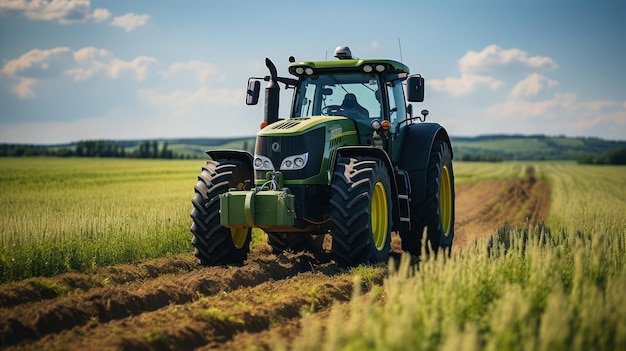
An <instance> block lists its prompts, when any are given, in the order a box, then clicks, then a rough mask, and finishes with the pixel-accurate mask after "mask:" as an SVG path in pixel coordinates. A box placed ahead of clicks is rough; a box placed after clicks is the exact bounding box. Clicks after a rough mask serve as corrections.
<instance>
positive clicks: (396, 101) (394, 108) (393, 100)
mask: <svg viewBox="0 0 626 351" xmlns="http://www.w3.org/2000/svg"><path fill="white" fill-rule="evenodd" d="M387 96H389V112H390V116H389V118H390V122H391V127H392V128H391V130H392V131H393V130H395V128H396V126H397V125H398V123H400V122H401V121H403V120H404V119H405V118H406V106H405V105H404V90H403V89H402V83H400V81H392V82H388V83H387Z"/></svg>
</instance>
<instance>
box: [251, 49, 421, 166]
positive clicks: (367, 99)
mask: <svg viewBox="0 0 626 351" xmlns="http://www.w3.org/2000/svg"><path fill="white" fill-rule="evenodd" d="M334 56H335V57H336V58H337V59H338V60H333V61H301V62H295V59H293V57H292V58H291V59H290V61H292V63H291V64H290V65H289V73H291V74H292V75H294V76H295V77H297V80H296V79H291V78H283V77H272V76H268V77H265V78H264V80H266V81H269V82H270V83H269V84H268V87H267V88H266V93H268V92H269V90H268V89H277V87H278V84H277V83H278V82H282V83H284V84H285V85H286V86H287V87H290V88H295V91H294V96H293V103H292V107H291V116H290V117H291V118H303V117H318V116H343V117H347V118H349V119H351V120H352V121H353V122H354V124H355V128H356V130H357V131H358V138H359V144H360V145H370V146H377V147H381V148H385V149H386V150H387V152H390V153H391V154H392V159H394V160H395V159H397V157H399V151H400V150H399V149H398V148H396V149H397V150H391V144H388V143H387V141H388V140H391V139H395V138H396V137H401V134H400V125H401V122H402V121H406V120H411V119H412V111H411V108H407V105H405V101H406V100H408V101H413V102H422V101H423V100H424V78H422V77H421V76H420V75H414V76H409V74H410V71H409V68H408V67H407V66H406V65H404V64H402V63H400V62H397V61H393V60H386V59H358V58H354V57H353V56H352V53H351V51H350V49H349V48H348V47H346V46H339V47H337V49H336V50H335V55H334ZM266 63H267V64H268V68H270V72H272V71H273V70H272V68H271V67H270V65H273V64H271V62H267V61H266ZM407 78H408V79H407ZM257 79H258V78H257ZM257 82H258V80H257V81H255V80H254V79H253V80H252V81H249V87H248V98H247V99H246V101H247V102H248V101H249V102H252V101H254V103H256V101H258V95H259V90H260V84H258V83H257ZM403 83H405V84H403ZM404 85H406V88H407V92H408V94H409V95H408V99H406V100H405V92H404V89H403V86H404ZM275 96H276V98H275V100H276V101H277V99H278V94H275ZM268 97H269V100H273V99H274V98H273V97H272V94H271V93H269V94H266V118H265V122H266V124H271V123H273V122H274V121H276V120H278V116H277V114H278V108H277V107H278V103H277V102H276V103H274V102H273V101H268ZM254 103H248V104H249V105H252V104H254ZM273 105H276V108H275V109H272V106H273ZM267 106H269V107H270V108H269V109H268V108H267ZM268 110H269V111H268ZM272 110H275V112H273V111H272ZM268 113H269V115H268ZM272 114H275V115H274V116H273V115H272ZM264 125H265V123H264ZM398 144H400V143H398Z"/></svg>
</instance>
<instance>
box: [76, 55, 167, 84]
mask: <svg viewBox="0 0 626 351" xmlns="http://www.w3.org/2000/svg"><path fill="white" fill-rule="evenodd" d="M74 59H75V62H76V67H75V68H72V69H69V70H67V71H66V73H67V74H68V75H70V76H72V77H73V78H74V80H77V81H80V80H85V79H89V78H91V77H92V76H93V75H95V74H98V73H100V72H104V73H105V74H106V75H107V76H108V77H109V78H113V79H116V78H118V77H119V76H120V74H121V73H122V72H125V71H129V72H130V73H131V74H132V75H134V78H135V79H136V80H138V81H142V80H144V79H146V77H147V76H148V71H149V70H150V69H151V68H152V67H153V66H155V65H156V64H157V63H158V61H157V60H156V59H155V58H153V57H148V56H139V57H136V58H134V59H132V60H130V61H124V60H120V59H118V58H117V57H115V55H114V54H113V53H111V52H109V51H107V50H105V49H98V48H95V47H85V48H82V49H80V50H78V51H76V52H74Z"/></svg>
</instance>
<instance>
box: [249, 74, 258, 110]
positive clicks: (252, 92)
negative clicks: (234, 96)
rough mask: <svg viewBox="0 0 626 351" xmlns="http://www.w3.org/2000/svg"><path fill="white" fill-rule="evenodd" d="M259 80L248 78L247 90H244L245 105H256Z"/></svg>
mask: <svg viewBox="0 0 626 351" xmlns="http://www.w3.org/2000/svg"><path fill="white" fill-rule="evenodd" d="M260 92H261V82H259V81H258V80H256V79H254V78H250V79H248V91H247V92H246V105H256V104H257V103H258V102H259V94H260Z"/></svg>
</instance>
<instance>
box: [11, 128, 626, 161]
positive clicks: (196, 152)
mask: <svg viewBox="0 0 626 351" xmlns="http://www.w3.org/2000/svg"><path fill="white" fill-rule="evenodd" d="M451 140H452V148H453V150H454V158H455V159H456V160H490V161H494V160H496V161H497V160H576V159H577V157H578V156H579V155H582V154H585V155H598V156H600V155H602V154H604V153H606V152H607V151H610V150H614V149H618V148H622V147H626V141H612V140H603V139H599V138H582V137H566V136H546V135H505V134H497V135H482V136H476V137H455V136H452V137H451ZM145 141H146V140H115V141H111V142H114V143H115V144H117V145H118V146H120V147H123V148H124V150H125V151H126V153H127V154H129V153H132V152H133V151H134V150H136V149H137V148H138V147H139V146H140V145H141V144H142V143H144V142H145ZM156 141H157V142H158V143H159V144H160V145H163V144H164V143H167V148H168V150H170V151H171V152H173V154H174V155H175V157H176V158H206V155H205V153H204V151H206V150H211V149H234V150H246V151H249V152H250V153H254V145H255V137H254V136H250V137H233V138H178V139H156ZM76 145H77V143H69V144H56V145H21V147H24V146H26V147H29V148H31V149H36V150H41V149H48V150H58V149H68V150H75V148H76ZM15 147H18V145H15V144H0V155H2V154H3V152H1V151H3V150H10V149H11V148H15ZM4 155H10V154H9V153H4ZM24 155H28V153H26V154H24Z"/></svg>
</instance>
